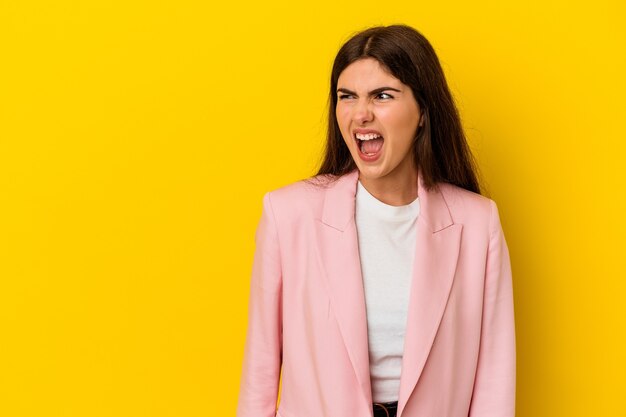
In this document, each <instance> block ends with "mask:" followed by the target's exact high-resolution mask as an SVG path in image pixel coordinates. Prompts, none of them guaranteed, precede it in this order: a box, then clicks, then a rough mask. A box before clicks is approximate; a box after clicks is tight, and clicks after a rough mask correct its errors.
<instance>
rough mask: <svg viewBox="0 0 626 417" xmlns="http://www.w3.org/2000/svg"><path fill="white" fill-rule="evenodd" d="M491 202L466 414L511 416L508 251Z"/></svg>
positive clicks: (513, 361) (513, 367)
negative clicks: (477, 348)
mask: <svg viewBox="0 0 626 417" xmlns="http://www.w3.org/2000/svg"><path fill="white" fill-rule="evenodd" d="M490 204H491V219H490V238H489V248H488V252H487V260H486V272H485V286H484V298H483V317H482V328H481V339H480V351H479V356H478V365H477V371H476V376H475V380H474V391H473V394H472V402H471V406H470V412H469V417H513V416H514V415H515V375H516V353H515V322H514V314H513V285H512V277H511V262H510V259H509V250H508V247H507V244H506V240H505V238H504V233H503V231H502V226H501V224H500V217H499V214H498V208H497V206H496V203H495V202H494V201H493V200H490Z"/></svg>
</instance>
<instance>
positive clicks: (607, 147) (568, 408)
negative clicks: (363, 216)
mask: <svg viewBox="0 0 626 417" xmlns="http://www.w3.org/2000/svg"><path fill="white" fill-rule="evenodd" d="M339 3H341V4H339ZM625 18H626V13H625V5H624V2H623V1H617V0H616V1H606V0H599V1H594V2H584V3H583V2H581V3H580V4H574V3H572V2H568V1H558V2H548V3H545V2H539V1H530V2H529V1H523V2H517V3H516V4H512V3H509V2H501V1H492V2H489V1H475V2H465V1H455V2H445V1H443V2H437V1H430V2H416V1H404V2H397V3H385V2H380V1H366V0H363V1H349V2H336V1H322V2H321V3H319V4H318V5H315V6H313V5H306V6H298V7H294V6H293V3H292V2H287V1H284V2H280V3H279V2H270V3H267V2H264V3H261V4H258V3H257V2H249V3H248V4H246V3H236V2H225V3H223V4H218V5H212V3H211V2H207V1H184V0H183V1H167V2H162V1H142V2H140V1H131V2H129V1H121V0H112V1H100V2H96V1H82V2H80V1H70V0H57V1H36V2H28V1H20V0H13V1H2V2H1V3H0V45H1V49H0V415H1V416H7V417H22V416H42V417H53V416H76V417H78V416H80V417H84V416H90V417H97V416H115V417H123V416H133V417H138V416H176V417H179V416H217V415H224V416H226V415H234V409H235V403H236V398H237V391H238V387H239V372H240V369H241V358H242V354H243V342H244V337H245V324H246V308H247V297H248V280H249V274H250V271H251V262H252V254H253V250H254V240H253V234H254V230H255V227H256V224H257V221H258V219H259V216H260V212H261V198H262V195H263V194H264V192H266V191H267V190H270V189H273V188H276V187H279V186H281V185H284V184H287V183H289V182H292V181H295V180H297V179H300V178H303V177H305V176H308V175H309V174H311V173H312V172H313V169H314V168H315V164H316V161H317V158H318V155H319V152H320V149H321V144H322V140H323V134H324V116H325V105H326V94H327V83H328V77H329V71H330V66H331V63H332V59H333V57H334V54H335V53H336V51H337V48H338V47H339V45H340V44H341V43H342V42H343V41H344V40H345V39H347V37H348V36H349V35H350V34H351V33H352V32H353V31H356V30H359V29H363V28H365V27H366V26H368V25H373V24H391V23H399V22H402V23H407V24H410V25H413V26H415V27H416V28H418V29H419V30H421V31H422V32H423V33H424V34H425V35H426V36H427V37H428V38H429V39H430V40H431V42H432V43H433V45H434V46H435V48H436V50H437V51H438V53H439V55H440V58H441V61H442V63H443V65H444V68H445V71H446V73H447V75H448V77H449V82H450V84H451V87H452V89H453V92H454V94H455V96H456V98H457V100H458V103H459V106H460V109H461V112H462V116H463V121H464V123H465V126H466V128H467V129H468V134H469V138H470V140H471V146H472V148H473V149H474V151H475V152H476V154H477V156H478V159H479V161H480V165H481V167H482V174H483V178H484V179H485V183H486V184H487V186H488V190H489V195H490V196H491V197H492V198H494V199H495V200H496V202H497V203H498V205H499V207H500V211H501V217H502V222H503V226H504V229H505V234H506V237H507V241H508V243H509V248H510V252H511V261H512V265H513V273H514V286H515V303H516V318H517V337H518V358H519V361H518V369H519V370H518V374H519V378H518V415H519V416H524V417H542V416H549V417H552V416H568V417H572V416H623V415H626V405H625V404H626V401H625V400H624V386H625V385H626V381H625V380H624V375H625V374H626V363H625V359H624V356H625V355H624V352H625V351H626V343H625V341H624V338H625V337H624V336H625V327H626V326H625V320H626V319H625V317H626V307H625V305H626V300H625V295H626V294H625V291H624V290H625V288H626V285H625V284H624V280H625V278H626V271H625V266H624V265H625V262H624V255H625V254H624V252H625V251H624V247H625V245H624V236H625V234H626V226H625V220H624V213H626V207H625V206H626V204H625V197H624V192H625V186H624V180H625V179H626V175H625V168H624V165H625V161H624V151H625V149H626V146H625V145H624V142H625V140H626V135H625V133H626V129H625V128H624V121H625V116H624V115H625V110H626V109H625V105H624V97H625V96H626V87H625V82H624V75H625V74H626V62H625V61H626V58H625V57H626V54H625V53H624V51H625V50H626V48H625V44H626V42H625V41H626V31H625V29H624V21H625Z"/></svg>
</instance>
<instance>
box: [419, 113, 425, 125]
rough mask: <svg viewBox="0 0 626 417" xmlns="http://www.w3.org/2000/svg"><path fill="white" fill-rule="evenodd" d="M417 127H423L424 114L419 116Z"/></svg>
mask: <svg viewBox="0 0 626 417" xmlns="http://www.w3.org/2000/svg"><path fill="white" fill-rule="evenodd" d="M419 126H424V113H422V114H420V121H419Z"/></svg>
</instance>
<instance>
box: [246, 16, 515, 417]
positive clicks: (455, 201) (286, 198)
mask: <svg viewBox="0 0 626 417" xmlns="http://www.w3.org/2000/svg"><path fill="white" fill-rule="evenodd" d="M330 103H331V106H330V109H329V110H330V111H329V122H328V141H327V147H326V151H325V156H324V160H323V163H322V165H321V168H320V170H319V172H318V173H317V175H315V176H314V177H312V178H309V179H306V180H302V181H298V182H296V183H292V184H289V185H287V186H284V187H282V188H279V189H276V190H273V191H271V192H268V193H266V194H265V196H264V198H263V213H262V216H261V220H260V222H259V225H258V228H257V231H256V244H257V247H256V252H255V256H254V262H253V271H252V279H251V289H250V300H249V322H248V323H249V324H248V333H247V339H246V344H245V352H244V361H243V372H242V378H241V386H240V394H239V403H238V408H237V415H238V417H270V416H271V417H274V416H278V417H367V416H385V417H393V416H396V415H397V416H402V417H422V416H428V417H461V416H462V417H467V416H472V417H487V416H489V417H505V416H513V415H514V413H515V330H514V327H515V326H514V315H513V294H512V278H511V267H510V261H509V253H508V248H507V244H506V241H505V238H504V235H503V231H502V228H501V225H500V219H499V215H498V209H497V206H496V204H495V203H494V201H493V200H491V199H489V198H487V197H484V196H482V195H481V194H480V189H479V185H478V181H477V178H476V174H475V170H474V166H473V159H472V156H471V153H470V150H469V147H468V145H467V142H466V139H465V135H464V133H463V130H462V126H461V122H460V120H459V114H458V111H457V109H456V107H455V104H454V101H453V98H452V95H451V94H450V91H449V89H448V86H447V83H446V80H445V77H444V74H443V71H442V69H441V66H440V64H439V61H438V58H437V56H436V54H435V51H434V50H433V48H432V46H431V45H430V44H429V42H428V41H427V40H426V39H425V38H424V37H423V36H422V35H421V34H420V33H419V32H417V31H416V30H415V29H413V28H411V27H408V26H404V25H393V26H383V27H373V28H369V29H367V30H365V31H362V32H360V33H358V34H356V35H355V36H353V37H352V38H351V39H350V40H348V41H347V42H346V43H345V44H344V45H343V46H342V47H341V49H340V50H339V52H338V54H337V57H336V58H335V61H334V65H333V69H332V75H331V81H330ZM281 369H282V380H281V386H282V388H281V395H280V398H281V401H280V404H279V405H278V407H277V404H276V402H277V397H278V387H279V379H280V375H281Z"/></svg>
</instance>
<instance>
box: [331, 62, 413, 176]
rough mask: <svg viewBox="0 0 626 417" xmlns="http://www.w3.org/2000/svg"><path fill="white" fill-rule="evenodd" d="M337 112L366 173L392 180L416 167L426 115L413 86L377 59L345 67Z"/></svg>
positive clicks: (349, 147)
mask: <svg viewBox="0 0 626 417" xmlns="http://www.w3.org/2000/svg"><path fill="white" fill-rule="evenodd" d="M335 111H336V116H337V122H338V124H339V129H340V130H341V134H342V136H343V140H344V141H345V143H346V145H347V146H348V149H349V150H350V154H351V155H352V158H353V159H354V161H355V163H356V165H357V167H358V169H359V172H360V175H361V177H365V178H367V179H370V180H371V179H378V178H383V177H386V176H389V177H390V178H391V177H393V176H395V175H401V176H403V175H405V174H406V173H407V172H409V171H410V170H413V169H415V164H414V161H413V155H412V146H413V142H414V138H415V136H416V133H417V128H418V123H419V121H420V116H421V114H420V108H419V105H418V104H417V101H416V100H415V97H414V96H413V92H412V91H411V88H410V87H409V86H407V85H405V84H403V83H402V82H401V81H400V80H398V79H397V78H395V77H394V76H393V75H391V74H389V73H388V72H386V71H385V70H384V69H383V67H382V66H381V65H380V63H379V62H378V61H377V60H375V59H373V58H364V59H359V60H358V61H355V62H353V63H352V64H350V65H349V66H347V67H346V69H344V70H343V72H342V73H341V74H340V75H339V79H338V82H337V107H336V110H335ZM362 134H365V136H362ZM357 135H358V137H357ZM368 139H369V140H368ZM390 174H392V175H390Z"/></svg>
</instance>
